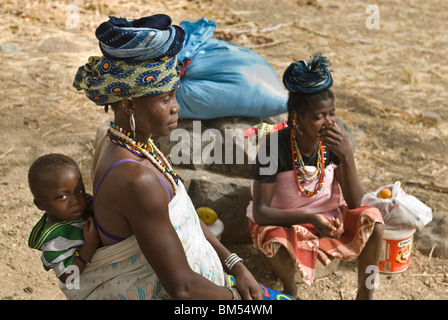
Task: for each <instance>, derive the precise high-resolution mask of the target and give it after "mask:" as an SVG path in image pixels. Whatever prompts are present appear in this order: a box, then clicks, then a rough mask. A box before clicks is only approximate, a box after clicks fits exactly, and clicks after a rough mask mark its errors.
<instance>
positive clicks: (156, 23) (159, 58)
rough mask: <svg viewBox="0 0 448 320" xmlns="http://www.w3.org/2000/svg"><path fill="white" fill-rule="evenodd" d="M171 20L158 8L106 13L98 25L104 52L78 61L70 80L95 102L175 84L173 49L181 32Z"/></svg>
mask: <svg viewBox="0 0 448 320" xmlns="http://www.w3.org/2000/svg"><path fill="white" fill-rule="evenodd" d="M170 24H171V18H170V17H168V16H166V15H160V14H159V15H154V16H150V17H146V18H141V19H138V20H131V19H126V18H115V17H110V20H109V21H107V22H104V23H102V24H101V25H100V26H99V27H98V29H97V30H96V35H97V37H98V39H99V40H100V48H101V51H102V52H103V54H104V56H101V57H96V56H92V57H90V58H89V62H88V63H86V64H85V65H84V66H81V67H79V68H78V72H77V74H76V76H75V80H74V82H73V86H74V87H75V88H76V89H77V90H84V93H85V94H86V96H87V98H89V99H90V100H92V101H93V102H94V103H96V104H97V105H108V104H112V103H114V102H118V101H121V100H123V99H125V98H127V97H131V98H138V97H143V96H150V95H156V94H161V93H166V92H170V91H172V90H174V89H176V88H177V87H178V86H179V71H180V70H179V69H180V66H179V65H178V62H177V57H176V54H177V53H178V52H179V51H180V50H181V49H182V45H183V41H184V38H185V32H184V31H183V29H182V28H180V27H176V26H171V25H170ZM148 26H151V28H149V27H148ZM158 28H160V29H158Z"/></svg>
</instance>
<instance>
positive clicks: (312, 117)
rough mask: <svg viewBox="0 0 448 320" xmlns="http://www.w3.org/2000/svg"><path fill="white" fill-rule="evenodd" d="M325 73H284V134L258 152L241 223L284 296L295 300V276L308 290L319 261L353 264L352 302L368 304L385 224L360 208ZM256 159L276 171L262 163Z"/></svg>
mask: <svg viewBox="0 0 448 320" xmlns="http://www.w3.org/2000/svg"><path fill="white" fill-rule="evenodd" d="M329 66H330V64H329V62H328V61H327V60H326V58H325V57H323V56H321V55H316V56H314V57H313V58H312V60H311V61H306V60H301V61H298V62H295V63H293V64H291V65H290V66H289V67H288V68H287V69H286V71H285V73H284V76H283V83H284V85H285V87H286V88H287V89H288V91H289V100H288V127H286V128H285V129H282V130H279V131H277V132H275V133H272V134H270V135H269V136H268V137H267V138H266V141H265V143H264V144H263V145H262V146H261V148H260V150H259V156H258V157H257V161H256V163H255V164H254V167H253V171H252V175H253V177H254V181H253V188H252V194H253V201H252V202H251V203H250V204H249V206H248V208H247V216H248V218H249V226H250V231H251V236H252V239H253V241H254V243H255V245H256V247H258V248H259V249H260V250H261V251H262V252H263V253H264V254H265V255H266V256H267V257H268V258H271V259H270V262H271V264H272V268H273V270H274V273H275V274H276V275H277V276H278V277H279V278H280V280H281V281H282V283H283V288H284V292H285V293H287V294H289V295H291V296H293V297H296V296H297V285H296V283H295V280H294V276H295V273H296V270H298V271H299V272H300V273H301V276H302V278H303V279H304V281H305V282H306V283H308V284H310V285H311V284H312V283H313V278H314V271H315V265H316V261H317V259H319V260H320V261H321V262H322V263H323V264H324V265H326V264H328V263H330V261H331V259H333V258H338V259H342V260H351V259H355V258H358V294H357V298H358V299H372V294H373V286H370V285H369V283H367V282H368V281H367V278H368V276H369V275H370V274H371V272H372V271H371V268H370V267H371V266H373V267H375V266H377V264H378V262H379V255H380V249H381V241H382V233H383V220H382V217H381V214H380V212H379V211H378V210H377V209H375V208H372V207H369V206H362V205H361V200H362V196H363V194H364V189H363V187H362V185H361V182H360V180H359V178H358V174H357V171H356V166H355V159H354V154H353V150H352V148H351V146H350V143H349V141H348V139H347V137H346V136H345V135H344V134H343V132H342V131H341V129H340V128H339V127H338V125H337V124H336V114H335V112H336V109H335V106H334V96H333V93H332V91H331V90H330V87H331V86H332V84H333V79H332V76H331V73H330V70H329V69H328V68H329ZM260 152H264V155H267V154H269V159H270V160H271V161H273V163H274V164H275V165H273V164H272V163H268V164H265V163H264V162H263V161H260V159H259V157H260V156H261V155H263V153H260ZM268 167H269V169H268ZM342 200H344V201H342ZM369 270H370V271H369Z"/></svg>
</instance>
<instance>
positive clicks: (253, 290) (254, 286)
mask: <svg viewBox="0 0 448 320" xmlns="http://www.w3.org/2000/svg"><path fill="white" fill-rule="evenodd" d="M231 273H232V275H233V276H234V277H235V288H236V289H237V290H238V291H237V293H238V294H239V295H240V296H241V298H242V299H243V300H263V289H261V287H260V284H259V283H258V281H257V280H255V278H254V277H253V276H252V274H251V273H250V272H249V270H247V268H246V266H245V265H244V264H242V263H240V262H238V263H237V264H236V265H235V266H234V267H233V268H232V270H231Z"/></svg>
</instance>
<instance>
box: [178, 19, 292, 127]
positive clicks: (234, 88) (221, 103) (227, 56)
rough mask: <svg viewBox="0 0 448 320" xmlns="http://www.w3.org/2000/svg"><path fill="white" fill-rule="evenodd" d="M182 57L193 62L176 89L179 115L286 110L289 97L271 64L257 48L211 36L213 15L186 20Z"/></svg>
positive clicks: (256, 113) (255, 114) (213, 115)
mask: <svg viewBox="0 0 448 320" xmlns="http://www.w3.org/2000/svg"><path fill="white" fill-rule="evenodd" d="M180 25H181V27H182V28H183V29H184V30H185V33H186V38H185V42H184V47H183V49H182V50H181V52H179V54H178V59H179V61H183V62H184V63H187V61H188V60H190V61H189V64H188V65H187V66H186V68H185V70H184V75H183V77H182V78H181V85H180V88H179V89H178V91H177V95H176V98H177V101H178V102H179V105H180V111H179V118H183V119H204V120H205V119H215V118H222V117H231V116H243V117H252V118H264V117H271V116H276V115H279V114H281V113H285V112H286V111H287V109H286V102H287V98H288V94H287V91H286V90H285V89H284V88H283V86H282V85H281V83H280V80H279V79H278V77H277V74H276V73H275V71H274V69H273V68H272V67H271V65H270V64H269V63H268V62H267V61H266V60H265V59H264V58H263V57H262V56H260V55H259V54H258V53H256V52H254V51H252V50H250V49H248V48H245V47H242V46H239V45H236V44H232V43H230V42H226V41H223V40H219V39H213V38H212V37H213V29H214V28H216V26H217V25H216V23H215V22H214V21H208V20H207V19H206V18H202V19H200V20H198V21H196V22H192V21H183V22H181V24H180Z"/></svg>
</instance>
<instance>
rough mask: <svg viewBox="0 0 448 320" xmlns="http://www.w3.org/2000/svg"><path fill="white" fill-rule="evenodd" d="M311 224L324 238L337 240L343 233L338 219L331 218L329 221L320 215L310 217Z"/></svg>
mask: <svg viewBox="0 0 448 320" xmlns="http://www.w3.org/2000/svg"><path fill="white" fill-rule="evenodd" d="M311 224H312V225H313V226H314V228H316V230H317V232H319V234H320V235H321V236H322V237H324V238H336V239H338V238H339V237H340V236H341V234H342V233H343V232H344V228H343V224H342V222H340V221H339V219H337V218H336V219H335V218H332V219H331V221H330V220H328V219H327V218H326V217H325V216H323V215H321V214H314V215H312V219H311Z"/></svg>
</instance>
